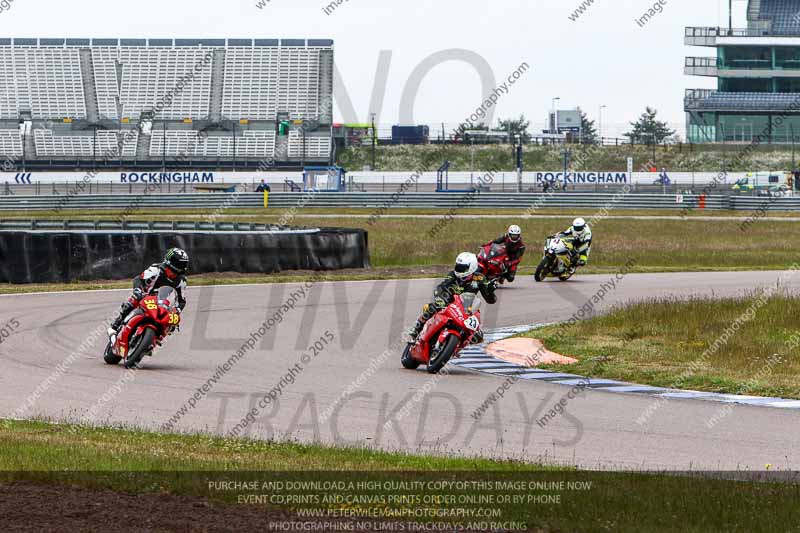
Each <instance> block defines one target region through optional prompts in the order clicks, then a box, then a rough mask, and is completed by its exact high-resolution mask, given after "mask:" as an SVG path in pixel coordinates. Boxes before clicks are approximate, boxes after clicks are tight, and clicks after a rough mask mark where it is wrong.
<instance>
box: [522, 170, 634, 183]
mask: <svg viewBox="0 0 800 533" xmlns="http://www.w3.org/2000/svg"><path fill="white" fill-rule="evenodd" d="M535 175H536V183H544V182H548V181H549V182H553V181H557V182H560V183H566V184H581V183H630V177H629V175H628V173H627V172H536V173H535Z"/></svg>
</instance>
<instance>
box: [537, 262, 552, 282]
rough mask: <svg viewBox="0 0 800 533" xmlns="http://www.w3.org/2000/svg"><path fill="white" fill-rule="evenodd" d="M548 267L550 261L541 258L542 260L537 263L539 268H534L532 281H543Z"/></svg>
mask: <svg viewBox="0 0 800 533" xmlns="http://www.w3.org/2000/svg"><path fill="white" fill-rule="evenodd" d="M549 266H550V261H549V260H548V259H547V258H546V257H543V258H542V260H541V261H539V266H537V267H536V272H534V274H533V279H535V280H536V281H544V278H546V277H547V274H548V267H549Z"/></svg>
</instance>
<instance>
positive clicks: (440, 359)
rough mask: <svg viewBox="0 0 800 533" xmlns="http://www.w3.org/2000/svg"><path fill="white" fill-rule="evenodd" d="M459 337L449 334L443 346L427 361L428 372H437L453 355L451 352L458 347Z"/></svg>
mask: <svg viewBox="0 0 800 533" xmlns="http://www.w3.org/2000/svg"><path fill="white" fill-rule="evenodd" d="M458 343H459V339H458V337H456V336H455V335H450V336H449V337H447V340H446V341H445V343H444V346H442V348H441V349H440V350H439V351H438V352H437V353H436V354H434V357H433V359H431V360H430V362H429V363H428V373H429V374H437V373H438V372H439V371H440V370H441V369H442V368H444V365H446V364H447V362H448V361H449V360H450V358H451V357H453V354H454V353H455V351H456V348H457V347H458Z"/></svg>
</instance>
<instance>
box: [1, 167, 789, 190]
mask: <svg viewBox="0 0 800 533" xmlns="http://www.w3.org/2000/svg"><path fill="white" fill-rule="evenodd" d="M484 174H485V172H479V171H475V172H450V174H449V182H450V184H451V185H459V184H460V185H463V186H465V187H468V186H470V185H472V186H477V185H480V183H479V182H478V178H479V177H480V176H482V175H484ZM668 174H669V179H670V181H671V183H672V184H675V185H690V186H692V187H696V186H703V185H706V184H709V183H717V184H728V185H733V184H734V183H735V182H736V180H738V179H741V178H745V177H748V178H749V180H750V182H751V183H753V184H755V185H767V184H769V183H773V184H776V185H780V184H782V183H785V182H786V178H785V175H784V174H783V173H782V172H770V171H757V172H752V173H745V172H731V173H729V174H725V175H722V176H720V173H719V172H669V173H668ZM411 175H415V185H416V184H418V185H423V184H424V185H432V184H435V183H436V172H421V173H420V172H413V171H406V172H402V171H401V172H397V171H393V172H389V171H387V172H382V171H375V172H365V171H359V170H354V171H352V172H348V173H347V179H348V181H349V180H352V182H353V184H354V185H362V184H372V185H375V184H377V185H382V186H384V187H388V188H391V187H393V186H396V185H399V184H403V183H406V182H407V181H408V179H409V176H411ZM86 176H87V173H86V172H0V185H3V184H9V185H36V184H51V183H53V184H59V183H61V184H63V183H80V182H82V181H83V180H84V179H85V178H86ZM770 176H773V180H776V181H772V182H770V180H769V177H770ZM658 177H659V174H658V173H657V172H616V171H591V172H588V171H587V172H563V171H550V172H547V171H536V170H533V171H526V172H523V173H522V181H523V184H525V185H526V187H534V188H537V189H538V188H540V187H541V186H542V185H543V184H544V183H546V182H551V183H553V182H557V183H559V184H566V185H568V186H573V185H575V186H586V185H597V186H604V185H626V184H638V185H652V184H654V183H656V180H657V179H658ZM262 179H263V180H265V181H266V182H268V183H270V184H271V185H273V186H274V185H279V184H283V183H284V182H285V181H286V180H291V181H292V182H294V183H296V184H302V183H303V173H302V172H300V171H272V172H259V171H257V170H256V171H252V172H248V171H239V172H222V171H220V172H217V171H209V170H177V171H168V172H162V171H159V170H156V171H150V170H137V169H132V170H126V171H120V172H98V173H97V174H95V175H93V176H92V177H91V179H90V182H91V183H92V184H95V185H108V184H121V185H129V186H133V187H137V186H138V187H146V186H148V185H151V184H164V185H168V184H172V185H181V186H182V185H188V186H189V187H192V186H202V185H204V184H238V183H243V184H252V185H255V184H257V183H259V181H261V180H262ZM516 183H517V174H516V172H513V171H510V170H509V171H507V172H496V173H494V182H493V185H492V187H493V188H494V189H503V190H505V189H506V186H508V187H514V186H516ZM429 188H430V187H429Z"/></svg>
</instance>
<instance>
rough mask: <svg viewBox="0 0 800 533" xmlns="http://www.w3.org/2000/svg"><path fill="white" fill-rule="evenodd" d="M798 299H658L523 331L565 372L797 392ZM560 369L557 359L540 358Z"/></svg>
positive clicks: (738, 390)
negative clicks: (563, 359)
mask: <svg viewBox="0 0 800 533" xmlns="http://www.w3.org/2000/svg"><path fill="white" fill-rule="evenodd" d="M799 328H800V298H798V297H795V296H788V295H785V294H772V295H767V294H760V293H759V294H755V293H754V294H751V295H747V296H741V297H734V298H723V299H718V300H713V301H710V300H708V299H701V298H688V299H674V298H658V299H652V300H645V301H641V302H637V303H632V304H627V305H624V306H621V307H617V308H616V309H614V310H612V311H611V312H609V313H608V314H605V315H603V316H600V317H597V318H593V319H589V320H584V321H579V322H577V323H575V324H574V325H571V326H570V325H555V326H549V327H546V328H542V329H538V330H535V331H531V332H529V333H527V334H526V335H525V336H529V337H535V338H539V339H542V340H543V341H544V343H545V346H547V348H549V349H551V350H553V351H555V352H557V353H560V354H563V355H568V356H572V357H575V358H577V359H578V360H579V362H578V363H576V364H574V365H569V372H571V373H576V374H581V375H588V376H592V377H604V378H611V379H619V380H624V381H632V382H634V383H639V384H646V385H655V386H658V387H670V388H684V389H692V390H701V391H711V392H722V393H731V394H747V395H756V396H781V397H784V398H800V357H798V350H797V345H799V344H800V335H798V329H799ZM542 367H543V368H553V369H561V370H563V369H564V367H563V366H561V365H542Z"/></svg>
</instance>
